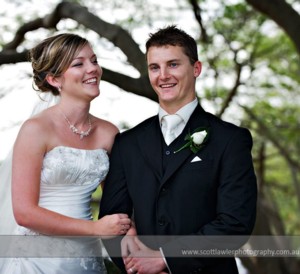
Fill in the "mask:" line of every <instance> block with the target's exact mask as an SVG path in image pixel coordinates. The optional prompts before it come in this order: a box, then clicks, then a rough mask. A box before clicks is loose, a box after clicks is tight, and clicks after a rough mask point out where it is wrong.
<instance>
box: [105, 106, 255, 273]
mask: <svg viewBox="0 0 300 274" xmlns="http://www.w3.org/2000/svg"><path fill="white" fill-rule="evenodd" d="M199 127H205V128H208V129H209V137H208V141H207V143H206V144H205V145H204V147H203V148H202V149H201V150H200V151H198V152H197V153H196V154H194V153H192V151H191V150H190V149H189V148H186V149H184V150H182V151H180V152H177V153H173V150H174V149H175V150H176V149H178V148H180V147H181V146H183V145H184V144H185V143H186V141H185V140H184V137H185V136H186V134H187V133H188V132H193V131H194V130H195V129H196V128H199ZM163 142H164V141H163V138H162V134H161V129H160V125H159V119H158V116H154V117H151V118H149V119H147V120H146V121H144V122H142V123H141V124H139V125H138V126H136V127H134V128H133V129H131V130H128V131H126V132H124V133H122V134H119V135H118V136H117V137H116V139H115V143H114V146H113V149H112V154H111V163H110V165H111V166H110V171H109V174H108V177H107V180H106V182H105V186H104V191H103V196H102V201H101V205H100V215H99V217H102V216H104V215H107V214H112V213H120V212H124V213H127V214H129V215H131V214H132V213H133V210H134V220H135V224H136V228H137V232H138V234H139V235H181V237H179V238H177V240H172V241H169V242H168V241H166V242H159V243H158V244H157V246H159V247H161V248H162V251H163V253H164V255H165V256H166V260H167V263H168V266H169V268H170V269H171V272H172V273H222V274H224V273H228V274H229V273H230V274H233V273H237V268H236V264H235V260H234V258H203V257H199V256H196V257H193V258H190V257H189V258H186V257H182V256H174V254H181V252H182V249H183V248H184V249H185V250H187V249H189V248H190V249H195V247H197V246H198V247H199V249H202V248H205V245H203V242H205V241H201V237H200V236H204V235H207V236H209V235H250V234H251V231H252V229H253V226H254V223H255V216H256V196H257V187H256V177H255V174H254V169H253V164H252V156H251V148H252V138H251V135H250V133H249V131H248V130H247V129H244V128H240V127H237V126H235V125H233V124H230V123H227V122H224V121H222V120H220V119H218V118H217V117H215V116H214V115H212V114H210V113H207V112H205V111H204V110H203V109H202V108H201V107H200V105H199V106H197V108H196V109H195V111H194V112H193V114H192V116H191V118H190V119H189V121H188V123H187V125H186V127H185V128H184V130H183V132H182V134H181V135H180V136H179V137H177V139H176V140H175V141H174V142H173V143H172V144H171V146H170V147H169V148H167V149H166V151H164V149H163V148H164V147H166V146H165V145H164V144H163ZM170 148H172V150H171V153H170V154H169V156H165V157H169V158H168V165H167V166H166V167H165V170H163V163H162V160H163V153H168V152H167V151H168V150H169V149H170ZM195 156H198V157H199V158H200V159H201V161H197V162H191V161H192V160H193V159H194V157H195ZM183 235H199V237H198V238H196V239H198V242H197V240H196V241H193V243H191V242H190V241H189V240H187V241H185V240H184V236H183ZM240 244H242V243H240ZM149 245H150V247H152V248H155V246H151V243H149ZM169 254H170V255H169Z"/></svg>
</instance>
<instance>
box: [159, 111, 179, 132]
mask: <svg viewBox="0 0 300 274" xmlns="http://www.w3.org/2000/svg"><path fill="white" fill-rule="evenodd" d="M163 120H164V122H165V127H166V129H167V130H171V129H174V128H176V127H177V126H178V125H179V123H180V122H181V120H182V119H181V117H180V116H179V115H177V114H172V115H166V116H164V117H163Z"/></svg>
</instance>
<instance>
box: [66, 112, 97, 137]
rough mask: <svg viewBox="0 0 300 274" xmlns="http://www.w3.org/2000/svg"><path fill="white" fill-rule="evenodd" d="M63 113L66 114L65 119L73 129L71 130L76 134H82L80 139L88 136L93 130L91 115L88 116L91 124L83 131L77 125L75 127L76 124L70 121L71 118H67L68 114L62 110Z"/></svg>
mask: <svg viewBox="0 0 300 274" xmlns="http://www.w3.org/2000/svg"><path fill="white" fill-rule="evenodd" d="M61 113H62V115H63V116H64V118H65V120H66V121H67V123H68V125H69V128H70V129H71V131H72V132H73V133H75V134H78V135H80V139H83V137H87V136H89V135H90V132H91V130H92V123H91V116H90V115H89V117H88V124H89V128H88V130H86V131H82V130H79V129H78V128H77V127H75V126H74V125H72V124H71V122H70V121H69V119H68V118H67V116H66V115H65V114H64V113H63V112H62V111H61Z"/></svg>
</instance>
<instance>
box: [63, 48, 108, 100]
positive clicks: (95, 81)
mask: <svg viewBox="0 0 300 274" xmlns="http://www.w3.org/2000/svg"><path fill="white" fill-rule="evenodd" d="M101 76H102V68H101V67H100V66H99V64H98V61H97V56H96V55H95V53H94V51H93V50H92V48H91V46H90V45H86V46H85V47H83V48H82V50H81V51H80V52H79V53H78V55H77V56H76V57H75V58H74V59H73V61H72V62H71V64H70V66H69V67H68V69H67V70H66V71H65V73H64V74H63V76H62V79H61V80H62V83H61V95H62V96H64V95H68V96H75V97H79V98H82V96H84V98H89V99H93V98H95V97H97V96H98V95H99V94H100V90H99V84H100V80H101Z"/></svg>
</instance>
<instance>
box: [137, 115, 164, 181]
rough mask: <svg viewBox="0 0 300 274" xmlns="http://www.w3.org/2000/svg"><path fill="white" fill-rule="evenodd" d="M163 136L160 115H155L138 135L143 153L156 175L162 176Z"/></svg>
mask: <svg viewBox="0 0 300 274" xmlns="http://www.w3.org/2000/svg"><path fill="white" fill-rule="evenodd" d="M161 141H162V138H161V129H160V125H159V119H158V116H155V117H154V118H153V119H152V121H150V124H148V125H147V126H146V127H145V128H144V131H143V132H142V133H141V134H140V135H139V136H138V145H139V147H140V151H141V154H142V155H143V156H144V158H145V159H146V161H147V162H148V164H149V165H150V166H151V169H152V170H153V172H154V174H155V175H156V177H157V178H158V179H159V180H161V177H162V143H161Z"/></svg>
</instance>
